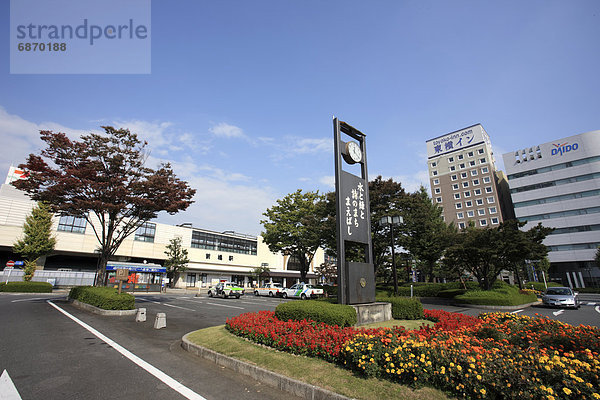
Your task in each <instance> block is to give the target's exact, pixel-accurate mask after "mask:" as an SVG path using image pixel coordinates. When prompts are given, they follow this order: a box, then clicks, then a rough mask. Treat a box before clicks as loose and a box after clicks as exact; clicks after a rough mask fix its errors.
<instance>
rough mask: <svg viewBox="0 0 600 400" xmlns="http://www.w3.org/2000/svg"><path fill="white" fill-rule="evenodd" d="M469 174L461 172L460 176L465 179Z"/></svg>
mask: <svg viewBox="0 0 600 400" xmlns="http://www.w3.org/2000/svg"><path fill="white" fill-rule="evenodd" d="M467 176H469V175H468V174H467V173H466V172H461V173H460V177H461V178H462V179H465V178H466V177H467Z"/></svg>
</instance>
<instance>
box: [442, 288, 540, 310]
mask: <svg viewBox="0 0 600 400" xmlns="http://www.w3.org/2000/svg"><path fill="white" fill-rule="evenodd" d="M498 286H502V285H498ZM454 300H456V302H457V303H459V304H476V305H488V306H519V305H521V304H527V303H534V302H536V301H537V296H536V295H535V294H522V293H519V289H518V288H516V287H511V286H509V285H506V287H502V288H500V289H492V290H469V291H468V292H466V293H465V294H460V295H457V296H455V297H454Z"/></svg>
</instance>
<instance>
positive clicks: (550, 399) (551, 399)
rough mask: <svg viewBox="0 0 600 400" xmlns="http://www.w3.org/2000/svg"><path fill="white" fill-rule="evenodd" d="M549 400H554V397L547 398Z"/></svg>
mask: <svg viewBox="0 0 600 400" xmlns="http://www.w3.org/2000/svg"><path fill="white" fill-rule="evenodd" d="M546 398H547V399H548V400H554V396H548V397H546Z"/></svg>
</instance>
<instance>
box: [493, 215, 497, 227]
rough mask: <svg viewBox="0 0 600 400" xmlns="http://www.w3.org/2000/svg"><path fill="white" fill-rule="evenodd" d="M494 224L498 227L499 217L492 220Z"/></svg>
mask: <svg viewBox="0 0 600 400" xmlns="http://www.w3.org/2000/svg"><path fill="white" fill-rule="evenodd" d="M492 224H494V225H498V218H497V217H494V218H492Z"/></svg>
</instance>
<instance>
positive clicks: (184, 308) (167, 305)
mask: <svg viewBox="0 0 600 400" xmlns="http://www.w3.org/2000/svg"><path fill="white" fill-rule="evenodd" d="M138 299H139V300H142V301H147V302H150V303H156V304H160V305H161V306H165V307H173V308H181V309H182V310H188V311H196V310H192V309H191V308H186V307H179V306H174V305H172V304H167V303H161V302H160V301H154V300H149V299H144V298H142V297H138Z"/></svg>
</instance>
